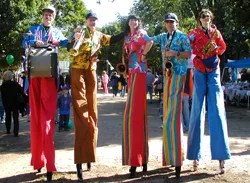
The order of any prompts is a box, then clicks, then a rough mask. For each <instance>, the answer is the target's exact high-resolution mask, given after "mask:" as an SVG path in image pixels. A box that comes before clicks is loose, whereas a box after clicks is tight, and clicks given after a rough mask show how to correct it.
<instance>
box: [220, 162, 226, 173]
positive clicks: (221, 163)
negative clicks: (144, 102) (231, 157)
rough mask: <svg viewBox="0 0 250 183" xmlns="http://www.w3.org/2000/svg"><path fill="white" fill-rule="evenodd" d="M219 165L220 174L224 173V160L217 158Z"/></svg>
mask: <svg viewBox="0 0 250 183" xmlns="http://www.w3.org/2000/svg"><path fill="white" fill-rule="evenodd" d="M219 167H220V174H224V173H225V161H224V160H219Z"/></svg>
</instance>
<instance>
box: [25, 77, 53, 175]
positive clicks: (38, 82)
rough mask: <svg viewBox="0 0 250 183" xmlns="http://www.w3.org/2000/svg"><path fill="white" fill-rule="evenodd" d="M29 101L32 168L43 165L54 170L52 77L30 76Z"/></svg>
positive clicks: (49, 169)
mask: <svg viewBox="0 0 250 183" xmlns="http://www.w3.org/2000/svg"><path fill="white" fill-rule="evenodd" d="M29 102H30V112H31V116H30V117H31V118H30V135H31V138H30V148H31V165H32V166H33V167H34V169H40V168H42V167H44V163H45V162H46V168H47V171H48V172H53V171H56V167H55V147H54V128H55V113H56V103H57V87H56V83H55V79H54V78H31V79H30V85H29Z"/></svg>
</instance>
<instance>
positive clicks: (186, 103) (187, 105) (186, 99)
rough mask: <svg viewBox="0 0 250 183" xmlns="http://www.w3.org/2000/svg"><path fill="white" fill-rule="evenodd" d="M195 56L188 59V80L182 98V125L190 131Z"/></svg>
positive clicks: (184, 129) (185, 130) (186, 130)
mask: <svg viewBox="0 0 250 183" xmlns="http://www.w3.org/2000/svg"><path fill="white" fill-rule="evenodd" d="M192 63H193V56H191V58H190V59H188V65H187V74H186V80H185V84H184V93H183V98H182V108H183V109H182V125H183V131H184V132H188V129H189V121H190V109H191V103H192V95H193V85H194V78H193V75H194V74H193V73H194V71H193V64H192Z"/></svg>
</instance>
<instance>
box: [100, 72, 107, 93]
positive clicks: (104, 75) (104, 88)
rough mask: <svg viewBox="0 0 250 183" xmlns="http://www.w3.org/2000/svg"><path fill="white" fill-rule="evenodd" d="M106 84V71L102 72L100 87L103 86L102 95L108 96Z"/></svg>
mask: <svg viewBox="0 0 250 183" xmlns="http://www.w3.org/2000/svg"><path fill="white" fill-rule="evenodd" d="M108 83H109V76H108V74H107V73H106V71H102V85H103V91H104V94H108V93H109V90H108Z"/></svg>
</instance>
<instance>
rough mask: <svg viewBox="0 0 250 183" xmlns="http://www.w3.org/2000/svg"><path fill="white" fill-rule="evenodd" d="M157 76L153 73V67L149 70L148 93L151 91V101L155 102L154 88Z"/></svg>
mask: <svg viewBox="0 0 250 183" xmlns="http://www.w3.org/2000/svg"><path fill="white" fill-rule="evenodd" d="M154 81H155V76H154V75H153V74H152V72H151V69H148V70H147V84H146V87H147V93H149V97H150V98H149V102H150V103H151V104H152V102H153V89H154Z"/></svg>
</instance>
